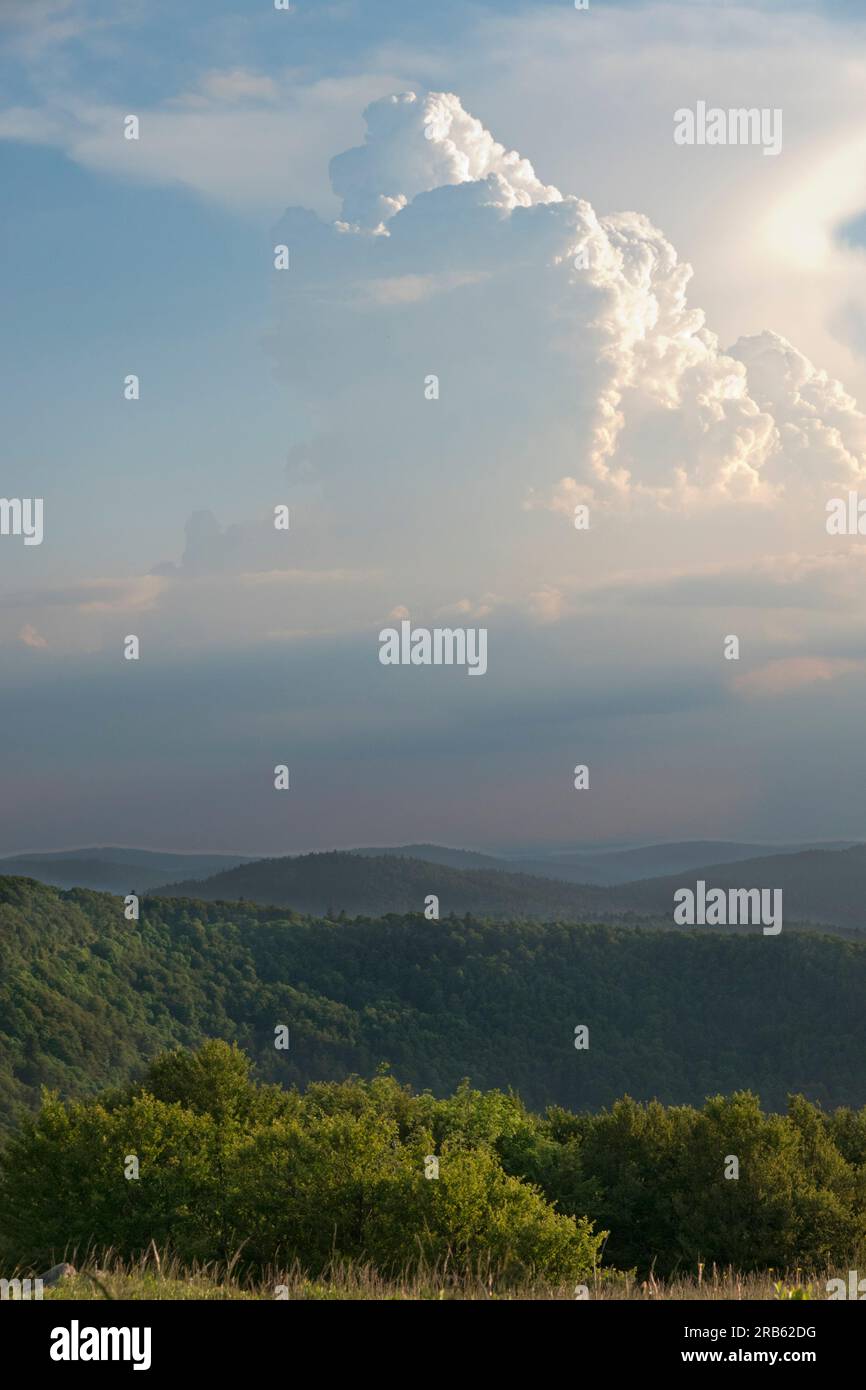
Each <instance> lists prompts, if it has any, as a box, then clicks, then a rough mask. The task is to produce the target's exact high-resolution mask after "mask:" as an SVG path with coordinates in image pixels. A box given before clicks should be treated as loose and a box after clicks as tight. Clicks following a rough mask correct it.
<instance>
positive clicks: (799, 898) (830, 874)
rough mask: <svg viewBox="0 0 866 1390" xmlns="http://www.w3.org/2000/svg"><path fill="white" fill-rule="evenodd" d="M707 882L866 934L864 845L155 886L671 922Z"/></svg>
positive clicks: (193, 894)
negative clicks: (668, 866) (613, 876)
mask: <svg viewBox="0 0 866 1390" xmlns="http://www.w3.org/2000/svg"><path fill="white" fill-rule="evenodd" d="M698 879H703V880H704V881H705V882H706V884H707V886H708V887H719V888H728V887H733V888H780V889H782V892H783V917H784V919H785V920H787V921H789V922H814V923H816V924H823V925H826V926H835V927H840V928H845V929H849V930H855V931H866V845H857V846H855V847H853V848H852V849H846V850H805V851H803V852H802V853H800V854H776V855H770V856H765V857H763V858H756V859H747V860H740V861H738V862H735V863H729V864H703V865H698V866H696V867H694V868H689V869H684V870H682V871H681V872H678V873H677V874H673V875H668V876H667V877H663V878H650V879H643V880H638V881H632V882H628V883H625V884H620V885H614V886H609V887H600V886H598V885H595V884H577V883H567V882H564V881H562V880H556V879H549V878H542V877H533V876H531V875H529V874H518V873H509V872H506V871H503V870H502V869H499V868H497V869H492V870H491V869H455V868H452V867H451V866H450V865H447V864H434V863H431V862H429V861H425V860H419V859H411V858H404V857H402V856H399V855H387V854H385V855H380V856H373V855H366V854H352V853H347V852H345V851H342V850H335V851H331V852H330V853H326V854H308V855H300V856H298V857H295V858H283V859H262V860H257V861H255V862H254V863H250V864H243V865H240V866H238V867H237V868H233V869H229V870H227V871H226V872H224V873H220V874H216V875H214V876H212V877H211V878H207V879H204V880H198V881H196V880H183V881H181V882H178V883H173V884H166V885H164V886H163V887H160V888H157V889H155V890H154V891H155V892H157V893H158V894H159V895H161V896H165V897H190V898H199V899H202V900H204V901H210V902H214V901H228V902H230V901H237V900H239V899H248V900H249V901H251V902H255V903H261V904H263V905H268V904H270V905H273V906H276V907H288V908H292V909H293V910H295V911H296V912H309V913H316V914H322V913H324V914H327V915H328V916H333V915H336V914H337V913H339V912H341V911H343V912H345V913H346V914H347V915H349V916H383V915H386V914H388V913H408V912H421V911H423V909H424V905H425V900H426V899H427V897H428V896H429V895H430V894H434V895H435V896H436V897H437V898H438V900H439V912H440V915H441V916H445V915H448V914H452V913H453V914H456V915H462V914H464V913H467V912H468V913H472V914H475V915H479V916H484V917H492V918H494V919H496V920H499V921H504V922H506V921H515V920H527V919H534V920H541V921H551V920H558V921H583V922H586V921H605V920H611V919H615V918H616V919H622V918H627V917H634V918H645V919H652V920H655V921H662V922H668V923H670V924H672V923H673V906H674V893H675V892H676V891H677V889H679V888H682V887H689V886H691V885H693V884H694V883H695V882H696V881H697V880H698Z"/></svg>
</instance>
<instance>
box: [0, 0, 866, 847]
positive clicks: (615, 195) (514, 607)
mask: <svg viewBox="0 0 866 1390" xmlns="http://www.w3.org/2000/svg"><path fill="white" fill-rule="evenodd" d="M862 14H863V12H862V6H860V5H856V4H843V3H838V4H825V5H813V4H809V5H806V4H799V3H785V4H782V3H765V4H741V5H740V4H718V3H701V0H682V3H672V2H671V3H665V4H654V3H643V4H635V5H629V4H623V3H613V0H605V3H601V0H598V3H591V6H590V10H589V11H586V12H581V11H576V10H575V9H574V7H573V5H572V4H569V3H565V0H562V3H558V4H552V5H543V4H531V5H521V4H517V3H504V4H503V3H497V4H496V5H495V6H493V5H490V6H488V5H484V4H477V5H467V4H463V3H460V4H458V3H441V4H437V5H435V6H424V5H417V6H416V5H406V4H405V3H402V4H401V3H396V2H395V3H391V0H380V3H364V2H363V0H354V2H353V0H345V2H344V3H340V2H339V0H338V3H334V4H327V3H315V4H313V3H310V4H304V3H303V0H298V3H296V4H294V5H293V7H292V10H291V11H290V12H289V13H285V12H281V11H276V10H274V9H273V8H272V7H269V4H268V3H266V0H261V3H259V4H256V5H249V4H246V3H245V4H240V3H235V4H232V3H228V0H185V3H184V4H183V5H178V4H176V3H174V2H173V0H172V3H169V2H168V0H164V2H163V0H149V3H148V4H147V5H141V4H138V3H131V2H130V3H123V0H112V3H108V2H107V0H90V2H88V0H29V2H28V3H21V4H17V3H14V0H13V3H8V0H7V3H6V4H5V5H4V7H3V9H2V11H0V43H2V59H0V87H2V90H3V92H4V94H5V100H4V104H3V106H2V107H0V177H2V183H3V188H4V194H5V198H4V203H5V216H4V218H3V224H2V230H0V237H2V244H0V275H2V278H3V282H4V283H3V290H4V303H5V304H6V306H7V308H6V313H5V315H4V326H5V332H4V334H3V344H2V373H0V383H2V385H0V390H2V395H3V418H4V431H3V445H2V450H3V452H2V458H3V475H2V488H0V493H2V495H3V496H4V497H6V498H33V497H40V498H43V499H44V539H43V542H42V544H41V545H34V546H25V545H24V543H23V538H22V537H20V536H14V535H8V536H0V663H2V686H0V689H2V693H0V701H2V713H3V718H4V727H5V729H6V731H7V738H6V741H5V744H4V757H3V773H4V775H3V797H2V801H0V851H2V852H9V853H11V852H13V851H16V850H21V849H27V848H31V849H32V848H53V847H62V846H71V845H77V844H80V845H83V844H88V843H136V844H142V845H151V846H160V847H164V848H168V849H213V850H238V851H245V852H250V853H280V852H287V853H288V852H293V851H296V850H300V849H306V848H320V847H321V848H324V847H331V846H334V845H339V846H344V845H351V844H361V843H363V844H373V843H383V844H385V843H399V842H403V841H408V840H421V839H425V840H436V841H440V842H446V843H450V844H455V845H458V844H465V845H473V846H478V847H497V846H508V845H517V844H519V845H529V844H532V843H538V844H543V843H552V842H555V843H558V844H562V843H567V842H569V841H572V840H573V841H582V842H583V841H608V840H613V839H622V840H646V841H649V840H661V839H674V838H699V837H713V838H716V837H725V838H737V839H743V838H755V839H761V840H775V841H784V840H792V839H807V838H810V839H811V838H826V839H831V838H855V837H859V836H861V834H862V825H863V812H864V804H866V794H864V786H866V751H864V748H863V740H862V738H861V736H860V730H861V727H862V708H863V705H864V699H866V621H864V616H863V609H864V604H863V594H864V580H866V560H864V553H866V552H864V546H866V537H861V536H858V535H853V536H831V535H828V534H827V530H826V526H825V522H826V504H827V502H828V500H829V499H831V498H833V497H846V498H847V495H848V493H849V492H850V491H855V490H857V489H858V488H859V490H860V493H861V495H862V496H863V497H864V498H866V417H864V414H863V413H862V410H861V408H860V405H859V404H858V402H859V403H861V404H862V402H863V401H866V232H864V230H863V229H864V227H866V189H864V184H863V179H862V170H863V167H864V156H866V134H864V130H866V127H864V124H863V93H864V91H866V16H863V17H861V16H862ZM698 101H706V102H707V104H708V105H710V106H719V107H723V108H729V107H759V108H770V109H777V110H780V111H781V112H782V116H783V132H784V134H783V144H782V149H781V152H780V153H779V154H778V155H776V156H769V157H768V156H766V155H764V154H763V152H762V150H761V148H758V147H753V146H752V147H749V146H729V147H724V148H720V147H709V146H701V147H699V146H693V147H683V146H678V145H677V144H675V142H674V140H673V133H672V132H673V127H674V112H675V111H676V110H678V109H679V108H683V107H694V106H695V104H696V103H697V102H698ZM365 112H366V116H365ZM129 113H134V114H136V115H137V116H138V117H139V120H140V127H141V138H140V139H139V140H138V141H128V140H125V139H124V138H123V122H124V118H125V116H127V115H128V114H129ZM512 151H516V152H518V153H517V154H516V155H512V153H511V152H512ZM332 161H333V163H332ZM283 243H284V244H286V245H287V246H288V247H289V248H290V269H289V270H287V271H276V270H275V269H274V247H275V245H277V244H283ZM578 253H583V254H584V255H585V264H584V265H583V267H582V268H576V265H575V258H576V256H577V254H578ZM129 373H135V374H136V375H138V376H139V377H140V382H141V399H140V400H138V401H127V400H125V399H124V394H123V383H124V378H125V377H126V376H127V374H129ZM430 374H435V375H436V376H437V377H438V379H439V398H438V399H435V400H429V399H427V398H426V397H425V379H426V378H427V377H428V376H429V375H430ZM278 504H285V505H288V506H289V507H290V509H291V527H290V529H289V531H287V532H286V531H277V530H275V529H274V526H273V521H272V518H273V509H274V507H275V506H277V505H278ZM582 504H585V505H587V506H588V507H589V514H590V525H589V529H588V530H576V529H575V527H574V524H573V517H574V508H575V506H577V505H582ZM404 616H408V617H410V618H411V620H412V621H413V622H414V623H415V624H420V625H424V626H427V627H435V626H437V625H440V626H451V627H453V626H464V627H478V626H483V627H484V628H486V629H487V632H488V670H487V673H486V674H485V675H484V676H483V677H481V678H478V679H473V678H469V677H468V675H467V672H466V670H465V669H460V668H433V667H415V668H392V667H385V666H382V665H380V663H379V661H378V651H379V641H378V635H379V632H380V630H381V629H383V628H385V627H387V626H389V625H392V624H399V621H400V620H401V618H402V617H404ZM129 634H135V635H136V636H137V637H138V638H139V641H140V647H141V656H140V659H139V660H138V661H127V660H125V659H124V656H123V644H124V639H125V637H126V636H127V635H129ZM731 634H736V635H737V636H738V637H739V640H740V659H739V660H738V661H728V660H725V659H724V655H723V648H724V642H725V638H726V637H727V636H729V635H731ZM283 763H285V764H287V765H288V766H289V767H290V770H291V787H290V790H289V791H288V792H286V793H281V792H276V791H275V790H274V786H273V771H274V767H275V765H277V764H283ZM579 763H581V764H587V765H588V766H589V769H590V788H589V790H588V791H575V790H574V788H573V785H572V783H573V769H574V767H575V765H576V764H579Z"/></svg>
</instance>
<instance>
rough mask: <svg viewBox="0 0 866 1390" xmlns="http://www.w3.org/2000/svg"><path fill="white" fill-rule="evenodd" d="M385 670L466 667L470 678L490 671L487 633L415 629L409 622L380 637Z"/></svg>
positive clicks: (389, 630)
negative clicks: (397, 667) (388, 667)
mask: <svg viewBox="0 0 866 1390" xmlns="http://www.w3.org/2000/svg"><path fill="white" fill-rule="evenodd" d="M379 643H380V646H379V660H380V661H381V663H382V665H383V666H466V667H468V669H469V674H470V676H483V675H484V673H485V671H486V670H487V629H486V627H479V628H472V627H468V628H464V627H455V628H451V627H434V628H433V629H432V630H431V629H430V628H428V627H416V628H413V627H412V624H411V622H410V621H409V620H408V618H406V619H404V620H403V622H401V624H400V631H399V632H398V631H397V629H396V628H395V627H386V628H383V630H382V631H381V632H380V633H379Z"/></svg>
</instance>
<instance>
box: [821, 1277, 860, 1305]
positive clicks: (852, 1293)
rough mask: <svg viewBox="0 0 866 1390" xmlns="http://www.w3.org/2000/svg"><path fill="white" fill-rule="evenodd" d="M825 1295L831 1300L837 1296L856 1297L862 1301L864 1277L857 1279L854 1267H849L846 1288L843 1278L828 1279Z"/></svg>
mask: <svg viewBox="0 0 866 1390" xmlns="http://www.w3.org/2000/svg"><path fill="white" fill-rule="evenodd" d="M827 1295H828V1298H829V1299H830V1300H831V1301H832V1300H833V1299H837V1298H856V1299H857V1300H858V1301H859V1302H861V1303H862V1302H863V1299H864V1298H866V1279H858V1277H857V1271H856V1269H849V1270H848V1287H847V1289H846V1287H845V1280H844V1279H828V1280H827Z"/></svg>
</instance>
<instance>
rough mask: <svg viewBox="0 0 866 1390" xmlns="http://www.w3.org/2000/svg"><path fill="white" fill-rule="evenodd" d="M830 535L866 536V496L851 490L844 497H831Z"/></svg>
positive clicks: (828, 509) (829, 514) (828, 521)
mask: <svg viewBox="0 0 866 1390" xmlns="http://www.w3.org/2000/svg"><path fill="white" fill-rule="evenodd" d="M826 526H827V535H828V536H866V497H863V498H861V497H860V496H859V494H858V493H856V492H849V493H848V499H847V502H846V500H845V498H844V497H831V498H830V501H829V502H828V503H827V522H826Z"/></svg>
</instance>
